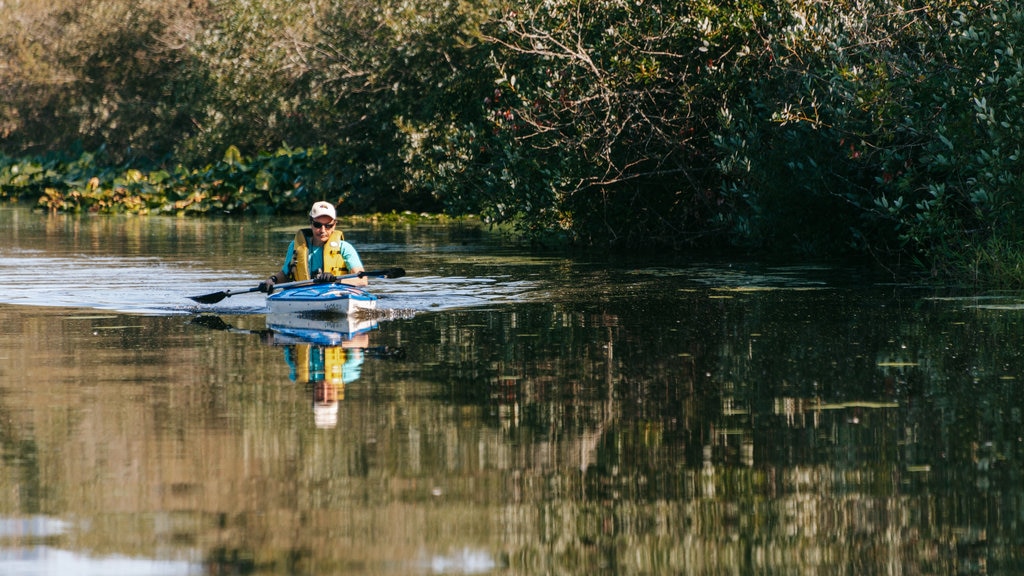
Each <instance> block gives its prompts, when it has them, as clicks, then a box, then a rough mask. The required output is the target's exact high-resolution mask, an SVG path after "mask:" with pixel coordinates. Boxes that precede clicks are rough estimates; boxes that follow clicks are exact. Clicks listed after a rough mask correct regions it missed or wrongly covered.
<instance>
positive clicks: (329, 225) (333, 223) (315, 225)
mask: <svg viewBox="0 0 1024 576" xmlns="http://www.w3.org/2000/svg"><path fill="white" fill-rule="evenodd" d="M335 224H337V222H331V223H329V224H323V223H321V222H317V221H316V220H314V221H313V228H317V229H319V228H334V225H335Z"/></svg>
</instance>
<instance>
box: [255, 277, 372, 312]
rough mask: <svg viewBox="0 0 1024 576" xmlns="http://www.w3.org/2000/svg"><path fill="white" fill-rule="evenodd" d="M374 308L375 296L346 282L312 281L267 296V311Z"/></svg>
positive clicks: (347, 310)
mask: <svg viewBox="0 0 1024 576" xmlns="http://www.w3.org/2000/svg"><path fill="white" fill-rule="evenodd" d="M376 308H377V297H376V296H374V295H373V294H370V293H369V292H367V291H366V290H363V289H361V288H357V287H355V286H349V285H348V284H341V283H336V284H312V285H309V286H302V287H299V288H288V289H286V290H282V291H280V292H275V293H274V294H271V295H270V296H267V311H268V312H269V313H270V314H301V313H311V312H313V313H331V314H344V315H348V314H352V313H354V312H356V311H358V310H374V309H376Z"/></svg>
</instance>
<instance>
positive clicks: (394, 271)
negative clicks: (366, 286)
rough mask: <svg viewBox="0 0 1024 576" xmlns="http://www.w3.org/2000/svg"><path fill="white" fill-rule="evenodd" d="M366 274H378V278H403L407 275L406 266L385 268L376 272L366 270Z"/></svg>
mask: <svg viewBox="0 0 1024 576" xmlns="http://www.w3.org/2000/svg"><path fill="white" fill-rule="evenodd" d="M364 275H365V276H376V277H377V278H401V277H402V276H405V269H404V268H385V269H384V270H376V271H374V272H365V273H364Z"/></svg>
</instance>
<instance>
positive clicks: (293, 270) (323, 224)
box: [259, 202, 368, 294]
mask: <svg viewBox="0 0 1024 576" xmlns="http://www.w3.org/2000/svg"><path fill="white" fill-rule="evenodd" d="M337 224H338V217H337V214H336V213H335V211H334V206H333V205H331V203H330V202H317V203H315V204H313V208H312V209H311V210H310V211H309V225H310V227H309V228H303V229H301V230H299V231H298V232H297V233H296V234H295V239H294V240H292V242H291V244H289V245H288V253H287V254H286V255H285V258H284V265H283V266H281V270H279V271H277V272H275V273H273V274H271V275H270V277H269V278H267V279H266V280H264V281H263V282H260V284H259V289H260V292H266V293H267V294H270V293H272V292H273V291H274V285H275V284H278V283H280V282H284V281H289V282H290V281H294V280H315V281H317V282H324V283H327V282H335V281H338V282H343V283H345V284H350V285H352V286H366V285H367V283H368V282H367V279H366V277H354V278H345V279H343V280H339V279H338V277H339V276H347V275H350V274H359V273H361V272H363V271H364V270H363V262H362V261H361V260H360V259H359V253H358V252H357V251H356V249H355V247H354V246H352V245H351V244H349V243H348V242H346V241H345V236H344V235H343V234H342V233H341V230H338V229H337Z"/></svg>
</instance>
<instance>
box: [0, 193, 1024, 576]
mask: <svg viewBox="0 0 1024 576" xmlns="http://www.w3.org/2000/svg"><path fill="white" fill-rule="evenodd" d="M298 224H299V223H298V222H290V223H289V222H283V223H282V222H268V221H262V220H225V221H213V220H210V221H196V220H186V219H164V218H132V217H123V218H122V217H91V216H81V217H69V216H50V215H37V214H32V213H30V212H28V211H26V210H23V209H12V208H4V209H0V278H2V279H3V284H4V288H3V290H0V456H2V458H0V573H5V574H6V573H11V574H65V573H75V574H206V573H241V574H329V573H353V574H538V573H560V574H582V573H617V574H654V573H659V574H661V573H686V574H823V573H829V574H858V575H863V574H893V573H898V574H951V573H961V574H1010V573H1018V572H1019V571H1020V570H1021V568H1022V561H1021V557H1022V552H1021V550H1024V548H1022V544H1024V535H1022V528H1021V519H1022V514H1024V508H1022V501H1024V491H1022V486H1024V483H1022V481H1021V480H1022V477H1021V476H1022V474H1021V472H1022V466H1021V461H1022V449H1021V447H1022V443H1024V431H1022V414H1021V409H1022V406H1024V403H1022V400H1024V398H1022V391H1021V382H1020V380H1021V378H1022V369H1024V360H1022V357H1021V351H1020V350H1021V347H1020V342H1021V336H1022V317H1024V297H1022V295H1020V294H975V293H971V294H961V293H957V292H955V291H951V290H926V289H921V288H914V287H907V286H898V285H893V284H890V283H886V282H885V280H884V279H881V280H879V279H872V278H869V277H866V276H862V275H861V272H860V271H857V270H851V269H835V268H829V267H815V266H768V265H758V264H756V263H748V262H737V261H732V262H725V261H714V260H706V261H697V260H695V261H689V262H679V261H676V262H671V263H666V262H656V261H641V260H635V261H629V262H625V261H617V260H614V259H596V258H589V259H570V258H566V257H564V256H561V255H530V254H526V253H524V252H523V251H522V250H520V249H518V248H516V247H515V246H510V245H507V244H505V243H504V242H502V240H501V239H500V238H497V237H495V236H492V235H490V234H487V233H481V232H479V231H474V230H464V229H445V228H417V229H405V228H394V229H392V228H378V229H372V228H353V229H346V230H345V233H346V237H347V238H349V239H350V240H351V241H353V242H354V243H355V244H356V245H357V246H358V247H359V248H360V251H361V254H362V256H363V260H364V262H365V263H366V265H367V266H368V267H369V268H385V267H390V266H401V267H403V268H405V269H406V271H407V275H406V276H405V277H403V278H399V279H394V280H378V281H374V282H373V291H374V292H375V293H376V294H378V295H379V296H380V298H381V299H380V307H381V309H382V312H381V313H380V315H378V316H377V317H373V318H368V319H362V320H363V321H362V322H361V323H357V324H351V325H347V326H346V327H345V328H338V327H337V326H335V328H337V330H335V331H334V332H333V333H335V334H336V333H339V332H341V333H345V337H344V338H341V339H338V340H334V341H330V342H327V343H325V344H323V345H318V344H315V343H309V342H307V341H304V340H302V339H296V338H295V337H294V334H291V333H289V332H288V331H287V330H285V329H282V328H281V327H279V326H277V325H274V324H272V323H271V324H269V325H268V318H267V317H266V316H265V315H264V313H263V312H264V308H263V303H262V295H260V294H245V295H238V296H232V297H230V298H228V299H225V300H223V301H222V302H220V303H218V304H216V305H209V306H203V305H198V304H195V303H194V302H192V301H191V300H189V299H188V296H190V295H197V294H203V293H208V292H213V291H218V290H223V289H229V288H230V289H245V288H248V287H252V286H254V285H255V284H256V283H257V282H258V281H259V280H260V279H262V278H263V277H265V276H266V275H268V274H269V273H270V272H271V271H273V270H274V269H276V268H277V267H278V266H279V265H280V262H279V259H280V258H281V257H282V256H283V253H284V249H285V247H286V246H287V242H288V240H289V239H290V234H291V233H293V231H294V228H295V227H296V226H297V225H298Z"/></svg>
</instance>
